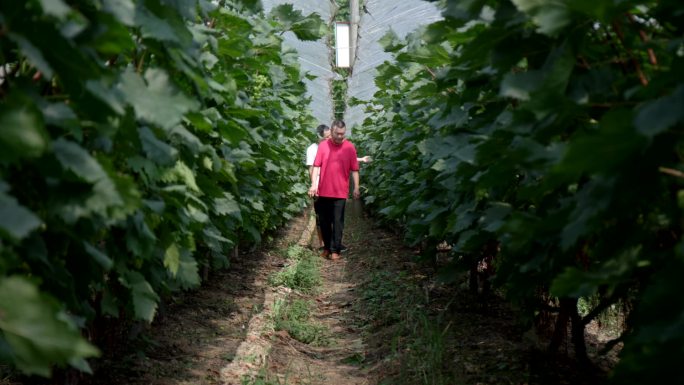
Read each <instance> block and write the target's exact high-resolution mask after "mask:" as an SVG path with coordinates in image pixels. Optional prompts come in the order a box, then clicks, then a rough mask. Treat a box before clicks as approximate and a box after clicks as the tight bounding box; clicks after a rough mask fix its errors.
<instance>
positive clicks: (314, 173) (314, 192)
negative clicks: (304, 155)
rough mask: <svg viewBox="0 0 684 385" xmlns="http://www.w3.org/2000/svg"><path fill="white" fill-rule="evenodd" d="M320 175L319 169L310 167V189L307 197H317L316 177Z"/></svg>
mask: <svg viewBox="0 0 684 385" xmlns="http://www.w3.org/2000/svg"><path fill="white" fill-rule="evenodd" d="M320 173H321V168H320V167H316V166H312V172H311V187H310V188H309V196H310V197H314V196H316V195H318V177H319V175H320Z"/></svg>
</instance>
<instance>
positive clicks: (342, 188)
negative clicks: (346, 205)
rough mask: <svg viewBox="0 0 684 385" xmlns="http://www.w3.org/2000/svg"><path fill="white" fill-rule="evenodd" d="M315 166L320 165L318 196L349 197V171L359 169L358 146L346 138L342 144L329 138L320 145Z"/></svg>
mask: <svg viewBox="0 0 684 385" xmlns="http://www.w3.org/2000/svg"><path fill="white" fill-rule="evenodd" d="M313 165H314V167H320V168H321V173H320V179H319V182H318V196H321V197H326V198H342V199H347V198H348V197H349V173H350V172H351V171H359V161H358V160H357V159H356V148H355V147H354V145H353V144H352V143H351V142H350V141H348V140H346V139H345V141H344V142H342V144H340V145H337V144H335V143H334V142H333V141H332V139H327V140H324V141H323V142H321V143H320V144H319V145H318V152H317V153H316V159H314V164H313Z"/></svg>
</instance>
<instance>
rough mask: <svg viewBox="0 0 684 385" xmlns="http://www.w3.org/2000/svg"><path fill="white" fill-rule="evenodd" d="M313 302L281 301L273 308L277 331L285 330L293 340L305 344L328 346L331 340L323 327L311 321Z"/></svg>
mask: <svg viewBox="0 0 684 385" xmlns="http://www.w3.org/2000/svg"><path fill="white" fill-rule="evenodd" d="M311 306H312V304H311V302H310V301H305V300H301V299H295V300H294V301H291V302H288V301H284V300H279V301H277V302H276V303H275V305H274V306H273V322H274V327H275V330H285V331H287V332H288V333H289V334H290V336H292V338H294V339H296V340H297V341H300V342H303V343H305V344H311V345H318V346H323V345H328V344H329V343H330V338H329V336H328V332H327V329H326V328H325V326H323V325H318V324H315V323H313V322H312V321H311Z"/></svg>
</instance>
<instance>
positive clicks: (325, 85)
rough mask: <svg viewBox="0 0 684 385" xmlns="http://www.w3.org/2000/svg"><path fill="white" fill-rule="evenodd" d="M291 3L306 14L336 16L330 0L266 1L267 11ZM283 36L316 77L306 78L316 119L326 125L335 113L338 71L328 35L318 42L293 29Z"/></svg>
mask: <svg viewBox="0 0 684 385" xmlns="http://www.w3.org/2000/svg"><path fill="white" fill-rule="evenodd" d="M287 3H289V4H292V5H293V6H294V8H295V9H297V10H300V11H302V13H303V14H304V15H308V14H310V13H311V12H316V13H317V14H319V15H320V16H321V18H322V19H323V20H324V21H326V22H329V21H330V20H331V18H332V11H333V4H332V2H331V1H329V0H289V1H288V0H262V4H263V5H264V11H265V12H266V14H268V13H269V12H270V11H271V9H272V8H274V7H276V6H278V5H281V4H287ZM283 37H284V43H283V44H285V45H287V46H289V47H292V48H294V49H296V50H297V52H298V53H299V63H300V65H301V69H302V72H303V73H307V72H308V73H310V74H311V75H315V76H316V79H314V80H308V79H304V82H305V83H306V88H307V92H308V94H309V96H311V99H312V100H311V105H310V107H311V110H312V113H313V116H314V118H316V119H317V120H318V121H319V122H321V123H323V124H330V122H331V121H332V116H333V112H332V111H333V107H332V98H331V96H330V95H331V92H330V85H331V84H332V82H331V80H332V79H333V77H334V75H335V74H334V72H333V71H332V68H331V67H330V65H331V64H330V50H329V47H328V44H327V37H325V38H322V39H320V40H317V41H301V40H299V39H298V38H297V37H296V36H295V34H294V33H292V32H287V33H285V34H284V35H283ZM314 129H315V127H311V130H314Z"/></svg>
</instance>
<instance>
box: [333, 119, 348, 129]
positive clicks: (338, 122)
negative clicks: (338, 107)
mask: <svg viewBox="0 0 684 385" xmlns="http://www.w3.org/2000/svg"><path fill="white" fill-rule="evenodd" d="M331 126H332V128H345V127H347V125H346V124H344V121H343V120H339V119H338V120H335V121H333V122H332V125H331Z"/></svg>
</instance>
